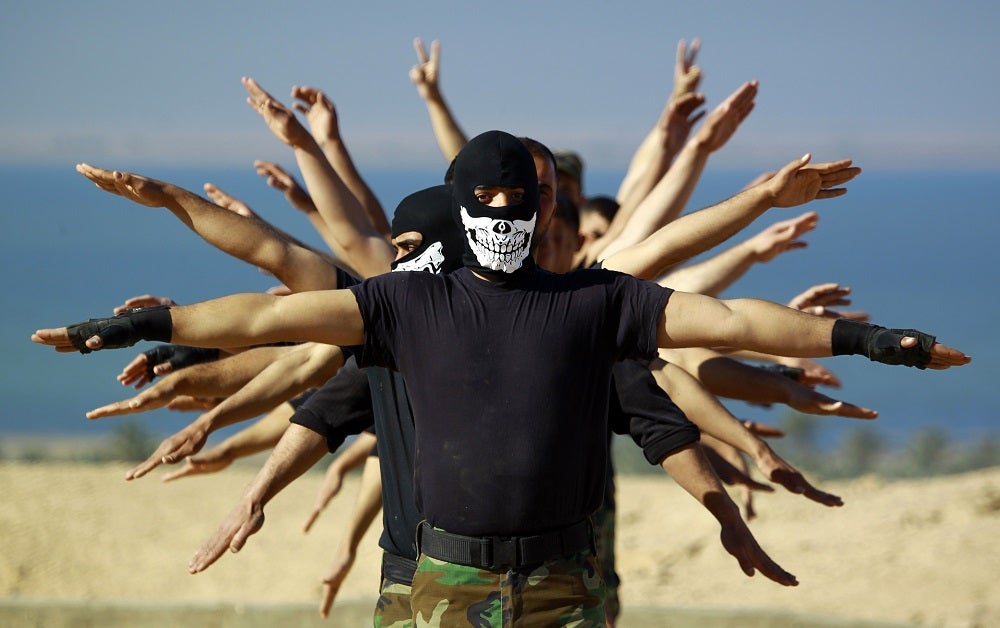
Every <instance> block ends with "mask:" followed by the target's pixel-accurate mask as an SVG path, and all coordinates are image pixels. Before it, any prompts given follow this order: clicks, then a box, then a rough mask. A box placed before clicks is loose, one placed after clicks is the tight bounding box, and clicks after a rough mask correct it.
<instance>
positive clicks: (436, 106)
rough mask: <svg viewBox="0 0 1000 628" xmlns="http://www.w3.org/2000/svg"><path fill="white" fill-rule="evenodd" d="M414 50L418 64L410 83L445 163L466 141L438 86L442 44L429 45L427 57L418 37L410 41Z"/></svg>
mask: <svg viewBox="0 0 1000 628" xmlns="http://www.w3.org/2000/svg"><path fill="white" fill-rule="evenodd" d="M413 48H414V50H416V51H417V64H416V65H415V66H413V69H411V70H410V80H411V81H413V84H414V85H416V86H417V93H418V94H420V98H422V99H423V101H424V104H425V105H427V113H428V115H429V116H430V118H431V128H432V129H433V130H434V139H436V140H437V143H438V148H440V149H441V154H442V155H444V159H445V161H447V162H448V163H451V160H452V159H454V158H455V156H456V155H458V152H459V151H460V150H462V147H463V146H465V144H466V143H467V142H468V141H469V140H468V138H467V137H466V136H465V133H463V132H462V129H461V128H459V126H458V122H457V121H456V120H455V116H453V115H452V113H451V109H450V108H449V107H448V103H446V102H445V100H444V95H443V94H441V85H440V83H439V73H440V64H441V43H440V42H439V41H437V40H435V41H432V42H431V54H430V56H429V57H428V56H427V49H426V48H425V47H424V42H423V41H422V40H421V39H420V38H419V37H418V38H417V39H414V40H413Z"/></svg>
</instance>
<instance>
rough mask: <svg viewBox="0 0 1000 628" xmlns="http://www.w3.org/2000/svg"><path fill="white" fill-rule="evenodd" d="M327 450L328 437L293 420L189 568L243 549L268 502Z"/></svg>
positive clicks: (203, 566)
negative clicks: (326, 439)
mask: <svg viewBox="0 0 1000 628" xmlns="http://www.w3.org/2000/svg"><path fill="white" fill-rule="evenodd" d="M324 454H326V441H325V440H324V439H323V437H322V436H320V435H319V434H317V433H316V432H313V431H312V430H310V429H308V428H305V427H302V426H301V425H297V424H295V423H292V424H290V425H289V426H288V429H287V430H285V433H284V435H282V437H281V440H280V441H278V444H277V445H276V446H275V447H274V451H273V452H272V453H271V455H270V457H268V459H267V462H265V463H264V466H263V468H261V470H260V472H259V473H258V474H257V476H256V477H255V478H254V480H253V482H252V483H251V484H250V486H249V487H248V488H247V490H246V492H244V494H243V498H242V499H241V500H240V501H239V503H238V504H237V505H236V507H235V508H233V510H232V511H230V513H229V515H227V516H226V518H225V519H224V520H223V521H222V524H221V525H220V526H219V529H218V530H216V532H215V534H214V535H213V536H212V538H211V539H209V540H208V541H207V542H206V543H205V544H204V545H202V546H201V548H199V550H198V551H197V552H196V553H195V555H194V557H193V558H192V559H191V561H190V562H189V563H188V571H189V572H191V573H193V574H194V573H198V572H200V571H204V570H206V569H208V567H209V566H210V565H211V564H212V563H214V562H215V561H217V560H218V559H219V558H220V557H221V556H222V555H223V554H224V553H225V552H226V550H227V549H228V550H229V551H231V552H238V551H240V550H241V549H243V546H244V545H245V544H246V542H247V539H248V538H250V535H252V534H254V533H255V532H257V531H258V530H260V527H261V526H262V525H264V506H265V505H267V503H268V502H269V501H271V499H272V498H273V497H274V496H275V495H277V494H278V493H279V492H280V491H281V490H282V489H283V488H285V487H286V486H288V485H289V484H290V483H291V482H292V481H293V480H295V479H296V478H298V477H299V476H300V475H302V474H303V473H305V472H306V471H307V470H309V468H310V467H312V466H313V465H314V464H316V462H317V461H319V459H320V458H322V457H323V455H324Z"/></svg>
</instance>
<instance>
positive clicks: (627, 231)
mask: <svg viewBox="0 0 1000 628" xmlns="http://www.w3.org/2000/svg"><path fill="white" fill-rule="evenodd" d="M710 154H711V151H709V150H708V148H707V147H706V146H705V145H704V144H703V143H702V142H699V141H697V140H695V139H692V140H691V141H689V142H688V143H687V144H685V145H684V148H683V149H682V150H681V152H680V154H678V156H677V159H676V161H674V164H673V165H672V166H671V167H670V169H669V170H667V172H666V174H665V175H664V176H663V177H662V178H661V179H660V180H659V181H658V182H657V184H656V186H655V187H654V188H653V189H652V191H650V193H649V194H648V195H647V196H646V197H645V198H643V199H642V200H641V201H640V202H639V204H638V205H637V206H635V208H634V210H631V211H630V210H629V209H628V208H627V207H623V209H624V210H625V213H624V215H623V214H622V211H621V210H619V213H618V214H616V215H615V219H614V221H612V225H611V229H609V233H613V231H612V229H614V230H615V231H617V234H613V235H612V237H610V238H609V237H608V236H607V234H605V237H604V238H602V239H601V240H599V241H598V242H597V243H595V244H598V245H600V244H603V246H599V247H598V250H595V252H594V254H595V256H596V258H597V259H603V258H605V257H608V256H610V255H612V254H614V253H615V252H617V251H620V250H621V249H623V248H625V247H628V246H632V245H633V244H636V243H638V242H641V241H642V240H644V239H645V238H646V237H648V236H649V235H650V234H652V233H653V232H654V231H656V230H657V229H659V228H660V227H662V226H663V225H665V224H667V223H669V222H671V221H673V220H674V219H675V218H677V216H679V215H680V213H681V212H682V211H683V210H684V206H685V205H687V202H688V200H689V199H690V198H691V194H692V192H694V188H695V185H696V184H697V182H698V179H699V177H701V173H702V171H703V170H704V168H705V164H706V163H707V162H708V156H709V155H710ZM615 223H618V225H616V224H615Z"/></svg>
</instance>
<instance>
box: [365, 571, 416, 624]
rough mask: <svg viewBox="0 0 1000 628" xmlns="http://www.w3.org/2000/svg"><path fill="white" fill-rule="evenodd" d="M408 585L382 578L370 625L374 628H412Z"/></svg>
mask: <svg viewBox="0 0 1000 628" xmlns="http://www.w3.org/2000/svg"><path fill="white" fill-rule="evenodd" d="M410 590H411V589H410V585H408V584H402V583H400V582H393V581H392V580H389V579H387V578H383V579H382V588H381V589H380V590H379V596H378V602H376V603H375V615H374V617H373V618H372V625H373V626H374V627H375V628H413V611H412V610H411V609H410Z"/></svg>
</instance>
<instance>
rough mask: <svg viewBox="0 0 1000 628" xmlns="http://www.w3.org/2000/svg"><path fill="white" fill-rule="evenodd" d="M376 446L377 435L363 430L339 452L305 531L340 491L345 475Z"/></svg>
mask: <svg viewBox="0 0 1000 628" xmlns="http://www.w3.org/2000/svg"><path fill="white" fill-rule="evenodd" d="M374 446H375V435H374V434H370V433H368V432H361V433H360V434H358V437H357V438H356V439H354V442H353V443H351V444H350V445H348V446H347V447H346V448H345V449H344V451H342V452H340V453H339V454H337V457H336V458H334V459H333V462H331V463H330V466H329V467H327V469H326V475H324V476H323V483H322V484H321V485H320V487H319V492H318V493H317V495H316V502H315V503H314V504H313V507H312V511H310V513H309V517H308V518H307V519H306V524H305V526H303V528H302V531H303V532H308V531H309V530H310V528H312V526H313V524H314V523H316V519H317V518H318V517H319V515H320V513H321V512H323V509H324V508H326V506H327V504H329V503H330V500H331V499H333V498H334V497H336V496H337V493H339V492H340V488H341V487H342V486H343V484H344V476H345V475H347V474H348V473H350V472H351V471H353V470H355V469H357V468H358V467H360V466H361V465H363V464H364V463H365V460H367V459H368V457H369V454H370V453H371V451H372V447H374Z"/></svg>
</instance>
